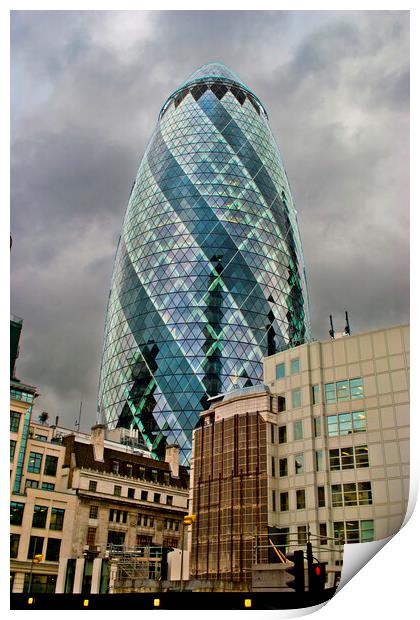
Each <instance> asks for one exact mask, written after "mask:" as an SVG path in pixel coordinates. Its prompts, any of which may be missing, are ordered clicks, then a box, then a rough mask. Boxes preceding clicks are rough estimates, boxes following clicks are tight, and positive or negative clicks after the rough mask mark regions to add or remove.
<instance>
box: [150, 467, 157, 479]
mask: <svg viewBox="0 0 420 620" xmlns="http://www.w3.org/2000/svg"><path fill="white" fill-rule="evenodd" d="M150 475H151V478H152V482H157V481H158V473H157V469H152V470H151V472H150Z"/></svg>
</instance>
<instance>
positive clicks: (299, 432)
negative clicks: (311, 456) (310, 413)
mask: <svg viewBox="0 0 420 620" xmlns="http://www.w3.org/2000/svg"><path fill="white" fill-rule="evenodd" d="M293 439H294V440H295V441H297V440H299V439H303V426H302V420H297V421H296V422H295V423H294V424H293Z"/></svg>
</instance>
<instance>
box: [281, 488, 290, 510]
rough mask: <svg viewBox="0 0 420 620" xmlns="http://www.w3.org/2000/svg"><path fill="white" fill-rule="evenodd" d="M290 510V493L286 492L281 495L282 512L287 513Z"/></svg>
mask: <svg viewBox="0 0 420 620" xmlns="http://www.w3.org/2000/svg"><path fill="white" fill-rule="evenodd" d="M288 510H289V493H288V491H284V492H282V493H280V512H287V511H288Z"/></svg>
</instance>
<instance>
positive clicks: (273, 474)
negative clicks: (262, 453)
mask: <svg viewBox="0 0 420 620" xmlns="http://www.w3.org/2000/svg"><path fill="white" fill-rule="evenodd" d="M271 475H272V476H273V478H274V476H275V475H276V459H275V458H274V456H272V457H271Z"/></svg>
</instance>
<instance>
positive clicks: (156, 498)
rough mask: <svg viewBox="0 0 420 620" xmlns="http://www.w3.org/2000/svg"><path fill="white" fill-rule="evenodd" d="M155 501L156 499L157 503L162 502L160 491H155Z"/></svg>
mask: <svg viewBox="0 0 420 620" xmlns="http://www.w3.org/2000/svg"><path fill="white" fill-rule="evenodd" d="M153 501H154V502H155V503H156V504H159V502H160V493H155V494H154V495H153Z"/></svg>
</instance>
